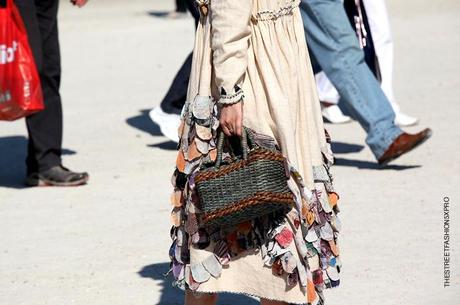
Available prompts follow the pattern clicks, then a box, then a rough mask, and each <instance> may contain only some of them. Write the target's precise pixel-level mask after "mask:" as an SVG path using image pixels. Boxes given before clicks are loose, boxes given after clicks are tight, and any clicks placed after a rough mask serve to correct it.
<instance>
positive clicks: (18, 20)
mask: <svg viewBox="0 0 460 305" xmlns="http://www.w3.org/2000/svg"><path fill="white" fill-rule="evenodd" d="M5 8H6V9H7V10H9V11H10V12H11V16H12V17H13V19H14V21H15V22H16V25H17V27H18V29H19V30H20V31H21V32H22V33H24V34H27V30H26V27H25V25H24V21H23V20H22V17H21V14H20V13H19V10H18V8H17V6H16V5H15V4H14V1H13V0H6V7H5Z"/></svg>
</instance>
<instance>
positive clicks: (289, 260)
mask: <svg viewBox="0 0 460 305" xmlns="http://www.w3.org/2000/svg"><path fill="white" fill-rule="evenodd" d="M281 264H282V266H283V270H284V271H285V272H286V273H292V272H294V269H295V268H297V260H296V258H295V257H294V256H293V255H292V253H291V252H287V253H285V254H284V255H283V256H282V257H281Z"/></svg>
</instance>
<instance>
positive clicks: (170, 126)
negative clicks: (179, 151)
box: [149, 106, 180, 143]
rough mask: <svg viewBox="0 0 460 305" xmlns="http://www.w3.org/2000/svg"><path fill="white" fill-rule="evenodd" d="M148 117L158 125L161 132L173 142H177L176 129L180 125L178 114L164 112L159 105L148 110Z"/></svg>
mask: <svg viewBox="0 0 460 305" xmlns="http://www.w3.org/2000/svg"><path fill="white" fill-rule="evenodd" d="M149 116H150V119H152V121H153V122H154V123H156V124H158V126H160V130H161V133H162V134H163V135H164V136H165V137H167V138H168V139H170V140H171V141H173V142H176V143H178V142H179V135H178V134H177V129H178V128H179V125H180V115H178V114H170V113H166V112H164V111H163V110H162V109H161V107H160V106H158V107H155V108H153V109H152V110H150V112H149Z"/></svg>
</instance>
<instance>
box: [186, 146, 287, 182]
mask: <svg viewBox="0 0 460 305" xmlns="http://www.w3.org/2000/svg"><path fill="white" fill-rule="evenodd" d="M260 160H270V161H279V162H284V156H283V155H282V154H280V153H276V152H272V151H269V150H266V149H255V150H253V151H251V153H250V154H249V156H248V159H247V160H241V161H238V162H235V163H232V164H229V165H223V166H222V167H221V168H219V169H218V170H217V171H213V170H207V171H202V172H198V173H197V174H196V176H195V183H199V182H203V181H208V180H211V179H216V178H219V177H222V176H225V175H228V174H229V173H231V172H233V171H237V170H240V169H242V168H244V167H246V166H248V165H249V164H250V163H253V162H256V161H260Z"/></svg>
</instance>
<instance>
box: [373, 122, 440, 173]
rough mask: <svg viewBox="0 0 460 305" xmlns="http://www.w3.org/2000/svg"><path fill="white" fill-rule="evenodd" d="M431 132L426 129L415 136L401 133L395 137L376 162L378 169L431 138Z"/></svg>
mask: <svg viewBox="0 0 460 305" xmlns="http://www.w3.org/2000/svg"><path fill="white" fill-rule="evenodd" d="M431 134H432V131H431V129H430V128H426V129H424V130H422V131H420V132H419V133H416V134H408V133H405V132H404V133H402V134H401V135H400V136H399V137H397V138H396V139H395V140H394V141H393V143H391V145H390V147H389V148H388V149H387V151H386V152H385V153H384V154H383V156H381V157H380V159H379V160H378V162H379V165H380V167H383V166H385V165H387V164H388V163H389V162H391V161H393V160H394V159H396V158H398V157H400V156H401V155H403V154H405V153H407V152H409V151H411V150H412V149H414V148H416V147H417V146H419V145H420V144H422V143H423V142H425V141H426V140H428V139H429V138H430V137H431Z"/></svg>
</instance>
